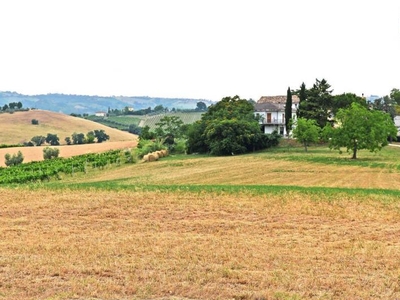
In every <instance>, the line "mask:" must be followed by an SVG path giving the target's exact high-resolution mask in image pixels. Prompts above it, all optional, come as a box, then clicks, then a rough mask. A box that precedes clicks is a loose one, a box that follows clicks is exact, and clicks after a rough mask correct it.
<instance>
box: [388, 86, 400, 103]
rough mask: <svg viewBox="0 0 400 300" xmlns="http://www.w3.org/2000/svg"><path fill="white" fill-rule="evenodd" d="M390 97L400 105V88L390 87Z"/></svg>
mask: <svg viewBox="0 0 400 300" xmlns="http://www.w3.org/2000/svg"><path fill="white" fill-rule="evenodd" d="M390 99H392V100H393V101H394V102H396V104H397V105H400V90H399V89H392V90H391V91H390Z"/></svg>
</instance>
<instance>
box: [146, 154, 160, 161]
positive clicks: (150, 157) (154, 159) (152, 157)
mask: <svg viewBox="0 0 400 300" xmlns="http://www.w3.org/2000/svg"><path fill="white" fill-rule="evenodd" d="M148 156H149V160H148V161H156V160H158V155H157V154H154V153H150V154H148Z"/></svg>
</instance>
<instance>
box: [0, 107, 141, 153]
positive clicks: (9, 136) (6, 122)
mask: <svg viewBox="0 0 400 300" xmlns="http://www.w3.org/2000/svg"><path fill="white" fill-rule="evenodd" d="M33 119H36V120H38V121H39V125H32V123H31V122H32V120H33ZM0 127H1V128H6V130H3V131H1V132H0V144H6V145H16V144H23V143H24V142H27V141H30V139H31V138H32V137H34V136H47V134H48V133H51V134H56V135H57V136H58V137H59V139H60V141H59V142H60V144H66V142H65V138H66V137H71V135H72V134H73V133H74V132H76V133H83V134H87V133H88V132H89V131H93V130H95V129H97V130H104V131H105V133H106V134H108V135H109V136H110V141H111V142H117V141H131V140H133V139H136V138H137V136H135V135H132V134H130V133H129V132H126V131H121V130H118V129H114V128H110V127H107V126H104V125H102V124H99V123H96V122H93V121H89V120H85V119H82V118H77V117H72V116H68V115H65V114H61V113H56V112H52V111H46V110H30V111H22V112H15V113H13V114H9V113H2V114H0Z"/></svg>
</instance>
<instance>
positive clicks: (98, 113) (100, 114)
mask: <svg viewBox="0 0 400 300" xmlns="http://www.w3.org/2000/svg"><path fill="white" fill-rule="evenodd" d="M94 115H95V116H96V117H106V116H107V113H106V112H105V111H96V112H95V114H94Z"/></svg>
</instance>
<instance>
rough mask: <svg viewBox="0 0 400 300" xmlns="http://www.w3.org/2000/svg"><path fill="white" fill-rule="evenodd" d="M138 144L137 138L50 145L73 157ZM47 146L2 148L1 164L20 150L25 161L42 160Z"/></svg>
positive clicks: (0, 152) (62, 154)
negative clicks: (8, 156) (7, 156)
mask: <svg viewBox="0 0 400 300" xmlns="http://www.w3.org/2000/svg"><path fill="white" fill-rule="evenodd" d="M136 145H137V141H136V140H131V141H120V142H103V143H100V144H99V143H95V144H84V145H70V146H50V147H56V148H57V149H59V150H60V154H59V156H60V157H71V156H76V155H82V154H87V153H99V152H104V151H108V150H114V149H125V148H134V147H136ZM45 147H47V146H40V147H13V148H4V149H0V166H1V167H5V163H4V156H5V155H6V153H10V154H11V155H13V154H17V153H18V151H21V152H22V155H23V156H24V162H30V161H40V160H43V149H44V148H45Z"/></svg>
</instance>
